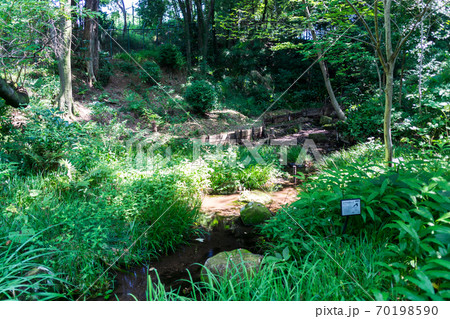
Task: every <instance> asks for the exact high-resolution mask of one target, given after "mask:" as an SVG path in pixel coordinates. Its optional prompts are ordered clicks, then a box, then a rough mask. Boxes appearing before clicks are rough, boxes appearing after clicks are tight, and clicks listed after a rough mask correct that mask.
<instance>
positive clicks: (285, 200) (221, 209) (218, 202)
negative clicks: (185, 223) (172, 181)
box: [201, 186, 298, 216]
mask: <svg viewBox="0 0 450 319" xmlns="http://www.w3.org/2000/svg"><path fill="white" fill-rule="evenodd" d="M265 194H267V195H269V196H270V197H271V199H272V202H271V203H270V204H267V205H266V206H267V207H268V208H269V209H270V210H271V211H272V212H276V211H277V210H279V209H280V208H281V207H282V206H283V205H286V204H291V203H292V202H294V201H295V200H296V199H297V194H298V192H297V190H296V189H295V188H294V187H292V186H289V187H286V188H283V189H282V190H280V191H277V192H273V193H265ZM240 200H241V194H232V195H206V196H205V197H204V198H203V202H202V207H201V210H202V212H204V213H205V214H208V215H213V214H215V215H219V216H239V211H240V209H241V207H242V206H244V205H245V203H243V202H240Z"/></svg>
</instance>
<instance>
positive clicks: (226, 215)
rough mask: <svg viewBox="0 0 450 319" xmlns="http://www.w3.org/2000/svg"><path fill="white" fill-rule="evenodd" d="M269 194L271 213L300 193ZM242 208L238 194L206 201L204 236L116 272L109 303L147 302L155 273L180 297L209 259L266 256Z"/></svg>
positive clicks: (203, 217) (168, 288)
mask: <svg viewBox="0 0 450 319" xmlns="http://www.w3.org/2000/svg"><path fill="white" fill-rule="evenodd" d="M267 194H269V195H270V197H271V198H272V202H271V203H270V204H268V205H267V207H268V208H269V209H270V210H271V211H272V212H276V211H277V210H278V209H279V208H280V207H282V206H284V205H286V204H290V203H292V202H293V201H295V200H296V198H297V190H296V189H295V187H293V185H289V186H288V187H285V188H283V189H282V190H280V191H278V192H274V193H267ZM243 205H244V203H242V202H239V194H233V195H222V196H206V197H205V198H203V204H202V208H201V210H202V215H201V216H200V217H201V218H200V220H201V224H202V225H203V227H202V229H201V230H202V232H201V233H202V235H201V236H196V237H193V238H191V240H190V242H189V244H188V245H184V246H181V247H179V248H178V249H177V250H176V251H175V252H174V253H172V254H170V255H168V256H162V257H160V258H159V260H158V261H155V262H152V263H149V264H148V265H143V266H138V267H133V268H130V269H125V270H122V271H120V272H119V271H117V272H116V280H115V283H114V291H113V293H112V294H111V295H110V297H109V298H108V299H107V300H113V301H114V300H121V301H122V300H123V301H132V300H146V292H147V288H148V276H149V275H150V277H151V279H152V282H153V283H156V282H157V277H156V272H157V274H158V276H159V278H160V280H161V282H162V283H163V284H164V285H165V287H166V290H171V289H172V290H179V293H180V294H182V295H187V294H189V292H190V290H191V285H190V284H189V283H188V282H186V280H188V279H189V278H190V276H191V277H192V279H193V281H194V282H196V281H199V279H200V270H201V266H200V264H204V263H205V261H206V260H207V259H208V258H209V257H212V256H214V255H216V254H218V253H220V252H222V251H230V250H234V249H237V248H244V249H248V250H249V251H251V252H252V253H261V254H263V251H261V250H260V248H259V247H258V244H257V240H258V238H257V234H256V233H255V232H254V230H253V228H252V227H247V226H244V225H243V224H242V222H241V220H240V218H239V211H240V208H241V207H242V206H243ZM97 300H104V299H103V298H98V299H97Z"/></svg>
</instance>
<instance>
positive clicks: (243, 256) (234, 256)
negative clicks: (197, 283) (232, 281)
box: [200, 248, 262, 281]
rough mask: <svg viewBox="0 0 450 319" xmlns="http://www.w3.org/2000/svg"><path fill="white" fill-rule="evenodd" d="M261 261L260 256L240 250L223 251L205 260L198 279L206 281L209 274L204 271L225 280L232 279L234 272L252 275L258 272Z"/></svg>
mask: <svg viewBox="0 0 450 319" xmlns="http://www.w3.org/2000/svg"><path fill="white" fill-rule="evenodd" d="M261 260H262V256H261V255H257V254H253V253H251V252H249V251H248V250H246V249H242V248H239V249H235V250H232V251H223V252H221V253H218V254H217V255H214V256H212V257H211V258H208V259H207V260H206V262H205V265H204V266H205V267H203V268H202V271H201V274H200V277H201V279H202V280H203V281H207V280H208V275H209V272H208V271H207V270H206V269H208V270H209V271H210V274H212V275H215V276H220V277H226V278H230V277H232V276H233V275H235V274H236V272H239V273H243V272H244V271H246V272H247V274H249V275H254V274H256V273H257V272H258V271H259V268H260V265H261ZM244 267H245V268H244ZM205 268H206V269H205ZM244 269H245V270H244Z"/></svg>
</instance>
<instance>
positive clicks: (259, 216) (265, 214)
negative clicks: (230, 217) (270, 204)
mask: <svg viewBox="0 0 450 319" xmlns="http://www.w3.org/2000/svg"><path fill="white" fill-rule="evenodd" d="M270 217H272V213H271V212H270V210H269V209H267V207H266V206H264V205H263V204H261V203H258V202H250V203H248V204H247V205H245V206H244V207H242V208H241V220H242V222H243V223H244V225H245V226H253V225H258V224H261V223H262V222H264V221H265V220H267V219H269V218H270Z"/></svg>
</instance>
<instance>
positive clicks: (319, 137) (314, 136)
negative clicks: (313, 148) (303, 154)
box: [308, 133, 328, 143]
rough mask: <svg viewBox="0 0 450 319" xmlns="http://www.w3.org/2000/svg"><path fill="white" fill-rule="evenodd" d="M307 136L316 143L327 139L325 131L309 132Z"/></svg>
mask: <svg viewBox="0 0 450 319" xmlns="http://www.w3.org/2000/svg"><path fill="white" fill-rule="evenodd" d="M308 138H310V139H312V140H313V141H314V142H316V143H322V142H327V141H328V136H327V135H326V134H325V133H311V134H309V135H308Z"/></svg>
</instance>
